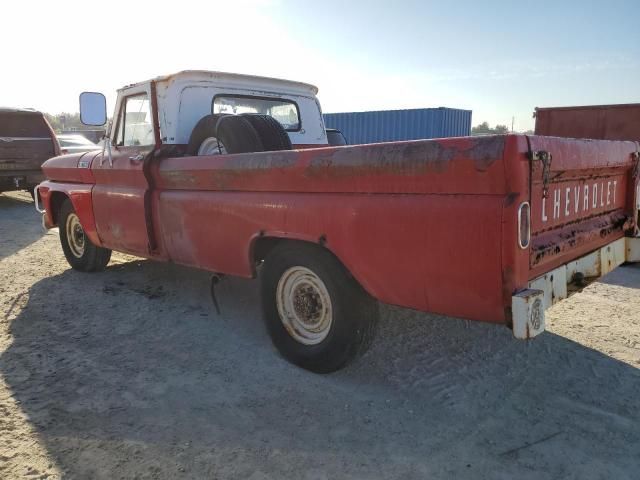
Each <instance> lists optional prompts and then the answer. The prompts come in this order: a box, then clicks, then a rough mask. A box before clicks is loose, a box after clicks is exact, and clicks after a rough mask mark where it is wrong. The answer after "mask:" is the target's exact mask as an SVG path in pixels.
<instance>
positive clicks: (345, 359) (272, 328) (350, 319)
mask: <svg viewBox="0 0 640 480" xmlns="http://www.w3.org/2000/svg"><path fill="white" fill-rule="evenodd" d="M260 276H261V290H262V307H263V311H264V317H265V322H266V325H267V330H268V331H269V335H270V336H271V339H272V341H273V343H274V345H275V346H276V348H277V349H278V351H279V352H280V353H281V354H282V356H283V357H285V358H286V359H287V360H289V361H290V362H292V363H294V364H296V365H298V366H300V367H302V368H305V369H307V370H311V371H313V372H316V373H328V372H333V371H336V370H338V369H340V368H342V367H344V366H345V365H347V364H348V363H349V362H351V361H352V360H353V359H354V358H356V357H357V356H358V355H359V354H361V353H363V352H364V351H366V349H367V348H368V346H369V345H370V343H371V340H372V339H373V336H374V333H375V329H376V325H377V321H378V304H377V302H376V300H374V299H373V298H371V297H370V296H369V295H368V294H367V293H366V292H365V291H364V290H363V289H362V287H361V286H360V285H359V284H358V283H357V282H356V280H355V279H354V278H353V277H351V276H350V275H349V274H348V272H347V271H346V270H345V268H344V267H343V266H342V264H341V263H340V262H338V260H337V259H336V258H335V257H334V256H333V255H332V254H331V253H330V252H329V251H327V250H324V249H321V248H320V247H316V246H314V245H305V244H290V243H284V244H281V245H280V246H277V247H276V248H275V249H274V250H273V251H272V252H271V253H270V254H269V255H268V257H267V258H266V259H265V261H264V265H263V267H262V271H261V274H260Z"/></svg>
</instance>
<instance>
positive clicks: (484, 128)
mask: <svg viewBox="0 0 640 480" xmlns="http://www.w3.org/2000/svg"><path fill="white" fill-rule="evenodd" d="M490 133H493V131H492V130H491V127H490V126H489V122H482V123H481V124H480V125H476V126H475V127H473V128H472V129H471V135H489V134H490Z"/></svg>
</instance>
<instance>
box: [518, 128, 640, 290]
mask: <svg viewBox="0 0 640 480" xmlns="http://www.w3.org/2000/svg"><path fill="white" fill-rule="evenodd" d="M528 141H529V147H530V156H531V158H532V160H531V248H530V257H529V267H530V271H529V278H534V277H536V276H538V275H540V274H542V273H545V272H548V271H549V270H551V269H553V268H555V267H557V266H559V265H562V264H564V263H567V262H570V261H571V260H574V259H576V258H577V257H579V256H581V255H584V254H586V253H589V252H591V251H593V250H596V249H597V248H600V247H602V246H603V245H606V244H608V243H610V242H612V241H614V240H616V239H618V238H621V237H623V236H624V233H625V231H627V230H629V229H632V228H633V227H634V226H635V219H634V214H633V212H634V209H633V206H634V205H635V196H636V195H637V193H636V187H635V185H636V178H637V168H638V144H636V143H635V142H621V141H617V142H614V141H591V140H575V139H562V138H556V137H539V136H530V137H528Z"/></svg>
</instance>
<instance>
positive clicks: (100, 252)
mask: <svg viewBox="0 0 640 480" xmlns="http://www.w3.org/2000/svg"><path fill="white" fill-rule="evenodd" d="M72 215H74V216H75V217H76V218H77V215H76V212H75V210H74V209H73V205H72V204H71V201H70V200H69V199H67V200H65V201H64V202H63V203H62V205H61V206H60V211H59V212H58V227H59V229H60V244H61V245H62V251H63V252H64V256H65V257H66V259H67V262H69V265H71V267H72V268H73V269H75V270H79V271H81V272H99V271H101V270H104V269H105V267H106V266H107V264H108V263H109V260H110V259H111V250H109V249H108V248H102V247H98V246H96V245H94V244H93V243H91V241H90V240H89V238H88V237H87V236H86V235H84V231H82V236H83V251H82V253H81V254H80V255H77V254H74V252H73V248H74V247H72V245H71V243H70V240H69V237H68V235H67V222H69V221H70V217H71V216H72Z"/></svg>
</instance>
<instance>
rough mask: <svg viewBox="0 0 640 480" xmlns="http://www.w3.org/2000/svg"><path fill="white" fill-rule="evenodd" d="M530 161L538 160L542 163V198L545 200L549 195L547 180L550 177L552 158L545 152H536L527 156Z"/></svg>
mask: <svg viewBox="0 0 640 480" xmlns="http://www.w3.org/2000/svg"><path fill="white" fill-rule="evenodd" d="M529 158H530V159H531V160H540V161H541V162H542V197H543V198H547V197H548V196H549V195H548V193H549V180H550V178H549V177H550V176H551V159H552V156H551V154H550V153H549V152H547V151H546V150H536V151H534V152H531V153H530V154H529Z"/></svg>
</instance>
